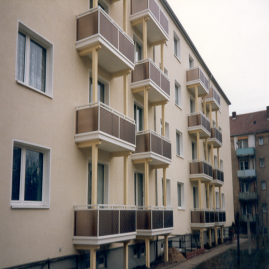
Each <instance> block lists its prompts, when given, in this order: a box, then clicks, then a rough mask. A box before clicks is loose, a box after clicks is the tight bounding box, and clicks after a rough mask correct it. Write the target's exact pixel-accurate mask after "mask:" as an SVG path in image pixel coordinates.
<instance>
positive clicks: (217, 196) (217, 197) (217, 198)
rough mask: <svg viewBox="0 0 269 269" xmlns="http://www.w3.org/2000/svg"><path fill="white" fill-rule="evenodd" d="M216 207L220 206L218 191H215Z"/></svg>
mask: <svg viewBox="0 0 269 269" xmlns="http://www.w3.org/2000/svg"><path fill="white" fill-rule="evenodd" d="M216 208H220V203H219V193H218V192H216Z"/></svg>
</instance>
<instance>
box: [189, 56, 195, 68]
mask: <svg viewBox="0 0 269 269" xmlns="http://www.w3.org/2000/svg"><path fill="white" fill-rule="evenodd" d="M193 67H194V60H193V58H192V57H191V56H190V55H189V68H193Z"/></svg>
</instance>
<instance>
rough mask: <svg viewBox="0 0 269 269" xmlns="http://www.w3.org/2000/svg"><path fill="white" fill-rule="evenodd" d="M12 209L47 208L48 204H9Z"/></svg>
mask: <svg viewBox="0 0 269 269" xmlns="http://www.w3.org/2000/svg"><path fill="white" fill-rule="evenodd" d="M11 208H12V209H49V208H50V206H49V205H41V204H40V205H35V204H11Z"/></svg>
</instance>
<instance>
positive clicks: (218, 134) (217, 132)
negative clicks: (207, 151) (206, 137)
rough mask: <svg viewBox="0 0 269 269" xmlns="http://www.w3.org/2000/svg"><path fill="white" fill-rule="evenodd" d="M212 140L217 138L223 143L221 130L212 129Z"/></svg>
mask: <svg viewBox="0 0 269 269" xmlns="http://www.w3.org/2000/svg"><path fill="white" fill-rule="evenodd" d="M211 138H216V139H217V140H219V141H220V143H222V133H221V131H220V130H219V128H216V127H213V128H211Z"/></svg>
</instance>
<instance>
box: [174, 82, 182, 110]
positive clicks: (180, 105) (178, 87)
mask: <svg viewBox="0 0 269 269" xmlns="http://www.w3.org/2000/svg"><path fill="white" fill-rule="evenodd" d="M176 89H177V90H176ZM176 97H177V102H176ZM175 104H176V105H177V106H178V107H179V108H180V109H182V96H181V85H180V84H179V83H178V82H177V81H176V80H175Z"/></svg>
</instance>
